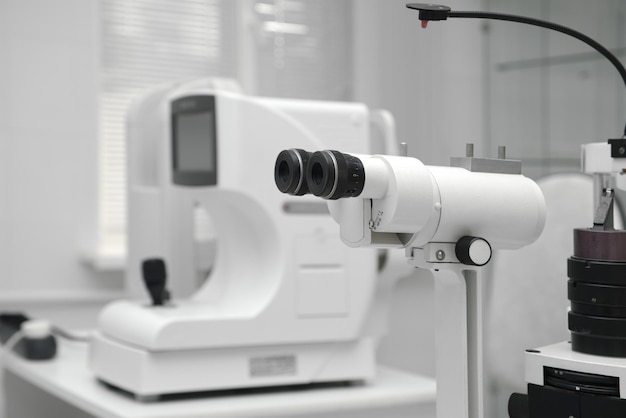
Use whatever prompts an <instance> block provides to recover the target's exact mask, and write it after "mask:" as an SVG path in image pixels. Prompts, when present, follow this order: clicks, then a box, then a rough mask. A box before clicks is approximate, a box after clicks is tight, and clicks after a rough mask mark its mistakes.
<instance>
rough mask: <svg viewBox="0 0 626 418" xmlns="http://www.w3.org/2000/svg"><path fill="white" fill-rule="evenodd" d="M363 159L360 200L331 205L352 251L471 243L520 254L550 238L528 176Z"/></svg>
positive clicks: (542, 207) (535, 188) (539, 196)
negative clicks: (520, 250) (472, 240)
mask: <svg viewBox="0 0 626 418" xmlns="http://www.w3.org/2000/svg"><path fill="white" fill-rule="evenodd" d="M358 157H359V158H360V160H361V161H362V163H363V167H364V171H365V173H366V174H365V185H364V188H363V192H362V193H361V195H360V196H359V199H354V200H353V199H339V200H336V201H331V202H329V208H330V211H331V213H332V215H333V217H334V219H335V220H336V221H337V222H338V223H339V225H340V228H341V237H342V239H343V241H344V242H345V243H346V244H347V245H349V246H352V247H364V246H376V247H381V246H389V247H411V248H423V247H424V246H425V245H427V244H428V243H433V242H440V243H446V242H448V243H456V242H457V241H458V239H459V238H461V237H463V236H466V235H470V236H476V237H481V238H483V239H485V240H486V241H487V242H488V243H489V244H490V245H491V246H492V247H493V248H499V249H516V248H520V247H522V246H524V245H527V244H529V243H531V242H534V241H535V240H536V239H537V237H539V235H540V234H541V232H542V231H543V227H544V224H545V217H546V214H545V202H544V198H543V194H542V193H541V190H540V189H539V187H538V186H537V184H536V183H535V182H534V181H532V180H531V179H529V178H527V177H525V176H522V175H520V174H504V173H489V172H473V171H470V170H467V169H465V168H461V167H436V166H427V165H424V164H423V163H422V162H421V161H420V160H418V159H416V158H408V157H398V156H387V155H373V156H362V155H360V156H358ZM448 261H453V260H448Z"/></svg>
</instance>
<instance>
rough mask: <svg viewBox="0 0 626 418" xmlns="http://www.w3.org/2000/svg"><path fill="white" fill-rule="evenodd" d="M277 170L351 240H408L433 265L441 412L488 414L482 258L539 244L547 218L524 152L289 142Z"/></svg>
mask: <svg viewBox="0 0 626 418" xmlns="http://www.w3.org/2000/svg"><path fill="white" fill-rule="evenodd" d="M503 157H504V156H503ZM296 162H298V163H297V164H296ZM274 178H275V182H276V185H277V187H278V189H279V190H280V191H281V192H283V193H287V194H294V192H296V190H295V189H294V188H293V186H292V185H294V184H305V185H306V186H307V189H308V191H309V192H310V193H311V194H313V195H315V196H318V197H320V198H323V199H327V200H328V208H329V210H330V213H331V215H332V216H333V219H335V221H336V222H337V223H338V224H339V230H340V235H341V239H342V241H343V242H344V243H345V244H347V245H348V246H350V247H359V248H371V247H383V248H403V249H404V250H405V254H406V257H407V259H408V262H409V264H410V265H413V266H415V267H420V268H426V269H429V270H431V271H432V272H433V275H434V277H435V307H436V308H435V309H436V312H435V318H436V319H435V329H436V353H437V360H436V361H437V363H436V370H437V416H438V417H444V418H452V417H455V418H458V417H472V418H478V417H481V418H482V417H483V416H484V407H483V386H482V385H483V384H482V381H483V378H482V294H483V292H482V280H481V273H482V267H483V266H485V265H486V264H487V263H488V262H489V260H490V259H491V255H492V250H493V249H517V248H520V247H522V246H524V245H527V244H529V243H532V242H533V241H535V240H536V239H537V238H538V237H539V235H540V234H541V232H542V230H543V227H544V224H545V216H546V213H545V202H544V198H543V194H542V193H541V191H540V189H539V187H538V186H537V184H536V183H535V182H533V181H532V180H530V179H528V178H527V177H525V176H523V175H522V174H521V163H520V161H516V160H508V159H506V158H499V159H489V158H476V157H474V156H473V152H472V148H471V147H468V150H467V152H466V157H459V158H453V159H452V160H451V166H450V167H435V166H427V165H424V164H423V163H422V162H421V161H420V160H418V159H416V158H411V157H407V156H389V155H359V154H347V153H343V152H339V151H334V150H323V151H315V152H307V151H303V150H299V149H288V150H283V151H281V152H280V153H279V154H278V157H277V159H276V163H275V169H274Z"/></svg>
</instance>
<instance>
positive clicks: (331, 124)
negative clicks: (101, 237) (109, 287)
mask: <svg viewBox="0 0 626 418" xmlns="http://www.w3.org/2000/svg"><path fill="white" fill-rule="evenodd" d="M194 97H195V98H200V99H202V100H204V99H207V98H210V100H213V101H214V107H213V111H212V112H213V113H212V114H211V115H209V116H208V117H211V118H213V119H212V121H211V122H207V121H204V122H202V121H201V122H199V123H200V125H199V126H202V127H204V128H205V131H206V130H211V128H213V129H214V130H215V135H214V138H213V141H214V144H213V145H212V147H206V146H204V145H199V144H195V145H193V146H195V147H196V149H195V150H196V151H197V152H205V151H208V154H205V155H206V156H207V157H206V160H204V159H203V158H198V156H197V155H194V152H196V151H193V150H192V151H191V152H187V153H186V154H184V155H185V156H183V157H181V156H180V155H179V156H178V157H177V156H176V155H174V154H173V152H174V149H175V147H176V144H175V143H173V141H175V139H173V136H175V135H176V132H177V131H176V129H179V128H177V127H175V126H173V125H172V124H173V123H174V122H173V121H174V119H175V117H176V116H173V114H172V108H171V107H172V106H173V103H175V102H177V101H179V100H180V99H185V98H192V99H193V98H194ZM203 98H204V99H203ZM191 102H193V100H192V101H191ZM191 102H190V103H191ZM182 103H183V104H184V103H185V102H184V100H183V102H182ZM189 106H192V104H189ZM209 113H211V112H209ZM191 119H193V118H191ZM191 119H190V120H191ZM128 122H129V123H128V136H129V140H128V158H129V159H128V179H129V183H128V189H129V190H128V193H129V194H128V196H129V202H128V203H129V234H128V237H129V241H128V254H129V259H128V270H127V281H128V284H129V291H130V292H131V294H133V295H136V296H138V297H141V299H138V300H124V301H117V302H114V303H111V304H110V305H108V306H106V307H105V308H104V309H103V310H102V312H101V314H100V317H99V321H98V327H97V333H96V336H95V338H94V340H93V343H92V345H91V355H90V365H91V368H92V370H93V372H94V374H95V375H96V377H97V378H98V379H101V380H103V381H105V382H107V383H109V384H111V385H113V386H116V387H119V388H122V389H124V390H126V391H129V392H131V393H133V394H135V395H136V396H137V397H140V398H145V397H150V396H154V395H161V394H169V393H180V392H193V391H205V390H216V389H232V388H244V387H258V386H271V385H288V384H302V383H312V382H329V381H348V380H368V379H371V378H373V377H374V372H375V349H376V342H377V339H378V337H379V336H380V335H381V333H382V332H383V330H384V322H385V321H384V318H385V315H386V313H385V310H386V305H387V301H386V297H387V295H388V294H389V292H386V291H384V289H382V288H383V287H385V286H390V285H391V283H389V282H385V281H379V280H378V261H377V252H376V250H374V249H371V250H366V251H363V250H355V249H351V248H347V247H346V246H344V245H343V244H342V243H341V240H340V239H339V233H338V231H337V228H336V225H335V222H334V221H333V220H332V219H331V217H330V216H328V212H327V209H326V207H325V204H324V203H323V202H320V201H318V200H317V199H315V198H308V197H302V198H300V197H298V198H295V197H290V196H286V195H283V194H281V193H280V192H279V191H278V190H276V188H275V186H274V181H273V178H272V167H273V165H274V159H275V157H276V154H277V153H278V152H279V151H280V150H281V149H283V148H288V147H298V148H300V147H301V148H320V147H331V146H332V147H338V148H342V149H346V150H349V151H351V152H357V153H363V152H367V151H368V150H369V149H370V141H371V140H372V139H373V137H374V136H376V134H377V133H378V132H383V133H386V136H387V137H389V135H393V132H394V127H393V119H392V118H391V117H390V116H389V115H388V114H387V113H386V112H382V113H376V112H371V111H370V110H369V109H368V108H367V107H365V106H364V105H361V104H352V103H331V102H320V101H299V100H281V99H266V98H257V97H248V96H245V95H242V94H239V93H237V92H229V91H223V90H220V89H219V88H215V85H211V84H210V83H209V84H207V83H191V84H183V85H180V86H176V87H172V86H167V87H164V88H161V89H159V90H157V91H155V92H153V93H151V94H150V95H148V96H146V97H145V98H144V99H143V100H141V101H140V102H138V103H137V104H136V105H135V106H134V107H133V109H132V111H131V113H130V115H129V120H128ZM179 123H182V122H180V121H179ZM371 123H373V124H374V125H372V126H370V124H371ZM180 129H182V128H180ZM178 134H179V135H180V132H178ZM194 135H195V134H194ZM211 150H212V151H211ZM179 152H183V151H179ZM211 152H214V153H215V154H214V155H213V156H211V155H210V154H211ZM176 158H179V160H176ZM180 158H187V159H188V161H183V160H180ZM209 158H213V159H212V160H211V161H208V160H209ZM176 163H178V164H179V165H185V164H187V165H189V166H191V168H192V169H196V171H202V170H204V171H206V172H212V174H211V176H209V177H211V179H210V180H211V181H210V182H209V183H211V184H198V185H192V186H189V185H181V184H177V182H176V181H175V180H174V179H175V178H176V175H177V173H176ZM192 171H193V170H192ZM198 208H202V209H205V210H206V211H207V212H208V213H209V215H210V217H211V219H212V220H213V224H214V229H215V235H216V236H217V251H216V255H215V260H214V263H213V264H212V267H211V272H210V275H209V276H208V278H207V280H206V282H204V284H202V285H201V286H200V287H199V288H198V282H197V276H198V268H197V267H198V248H197V245H196V244H195V243H194V241H197V237H195V236H196V235H197V233H196V231H195V229H194V216H195V211H197V209H198ZM194 237H195V238H196V239H195V238H194ZM155 257H158V258H162V259H163V260H164V261H165V263H166V266H167V271H168V278H169V284H168V287H169V288H170V289H171V290H172V293H173V296H174V299H173V300H172V302H171V303H169V304H166V305H164V306H150V305H149V303H148V302H147V300H146V299H145V296H140V295H146V292H145V290H144V289H143V284H142V279H141V274H140V272H141V268H140V265H141V262H142V261H143V260H145V259H148V258H155ZM200 258H201V257H200Z"/></svg>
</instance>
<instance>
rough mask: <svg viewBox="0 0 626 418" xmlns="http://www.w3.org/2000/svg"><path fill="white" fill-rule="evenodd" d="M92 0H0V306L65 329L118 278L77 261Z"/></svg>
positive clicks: (92, 147) (92, 102)
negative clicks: (25, 313) (22, 311)
mask: <svg viewBox="0 0 626 418" xmlns="http://www.w3.org/2000/svg"><path fill="white" fill-rule="evenodd" d="M96 7H97V1H96V0H55V1H48V0H0V311H2V312H6V311H15V310H24V311H26V312H28V313H29V314H31V315H32V316H44V317H49V318H51V319H53V320H54V321H55V322H56V323H59V324H60V325H62V326H69V327H85V326H92V325H93V323H94V320H95V316H96V312H97V310H98V308H99V306H100V305H101V304H102V302H103V301H104V300H106V299H108V298H109V297H110V296H108V295H109V293H111V292H112V293H115V292H116V290H117V289H119V288H120V286H121V278H122V276H121V273H117V274H115V273H97V272H95V271H94V270H92V269H91V268H90V267H88V266H86V265H85V264H83V263H81V262H80V254H81V252H83V251H85V250H86V249H88V248H89V247H90V246H91V245H93V244H94V242H95V235H94V234H95V219H96V193H97V189H96V185H97V182H96V180H97V146H98V141H97V138H98V131H97V111H98V102H97V91H98V74H97V71H96V68H97V62H98V57H99V56H98V37H99V33H98V24H97V23H98V19H97V15H96ZM0 389H1V387H0ZM1 406H2V400H1V399H0V410H1V409H2V408H1ZM0 415H1V412H0Z"/></svg>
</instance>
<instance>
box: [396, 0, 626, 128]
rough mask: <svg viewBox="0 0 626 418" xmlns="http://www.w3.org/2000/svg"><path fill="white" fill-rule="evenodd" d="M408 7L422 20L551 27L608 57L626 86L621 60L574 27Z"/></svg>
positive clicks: (444, 8)
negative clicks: (498, 22) (495, 22)
mask: <svg viewBox="0 0 626 418" xmlns="http://www.w3.org/2000/svg"><path fill="white" fill-rule="evenodd" d="M406 6H407V7H408V8H409V9H415V10H419V12H420V14H419V18H420V20H422V21H428V20H446V19H447V18H448V17H458V18H473V19H492V20H503V21H507V22H517V23H524V24H527V25H533V26H539V27H542V28H546V29H552V30H555V31H557V32H561V33H564V34H566V35H570V36H572V37H574V38H576V39H578V40H580V41H582V42H584V43H586V44H587V45H589V46H590V47H592V48H593V49H595V50H596V51H598V52H599V53H600V54H602V55H603V56H604V57H605V58H606V59H608V60H609V61H610V62H611V64H613V66H614V67H615V69H617V72H618V73H619V74H620V76H621V77H622V81H623V82H624V86H625V87H626V68H624V65H622V63H621V61H620V60H619V59H618V58H617V57H616V56H615V55H613V53H611V51H609V50H608V49H606V48H605V47H603V46H602V45H600V44H599V43H598V42H596V41H594V40H593V39H591V38H590V37H588V36H587V35H585V34H583V33H580V32H578V31H576V30H574V29H571V28H568V27H567V26H563V25H559V24H556V23H552V22H547V21H545V20H540V19H534V18H531V17H525V16H517V15H510V14H504V13H493V12H482V11H476V12H453V11H452V10H450V8H449V7H447V6H437V5H432V4H428V5H425V4H407V5H406ZM624 136H626V126H624Z"/></svg>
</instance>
